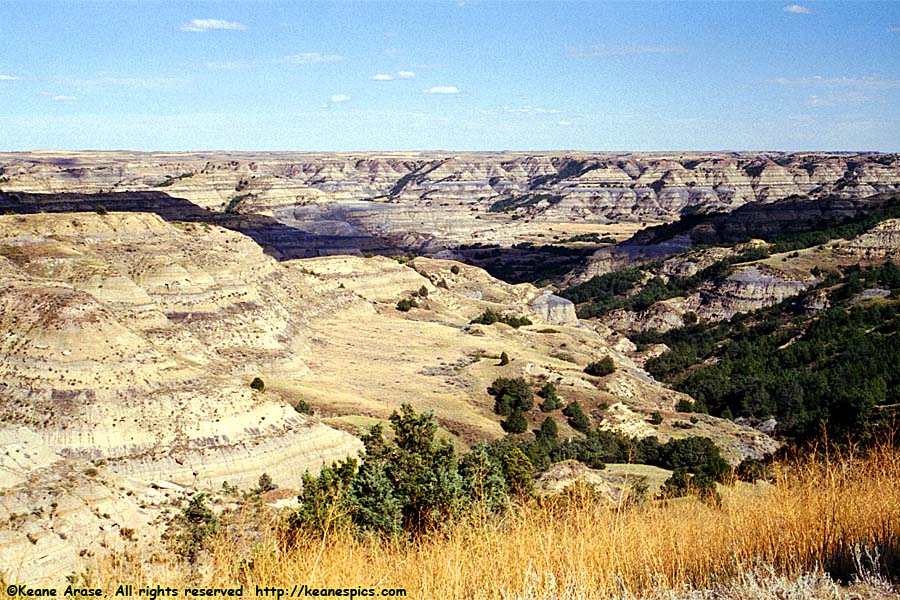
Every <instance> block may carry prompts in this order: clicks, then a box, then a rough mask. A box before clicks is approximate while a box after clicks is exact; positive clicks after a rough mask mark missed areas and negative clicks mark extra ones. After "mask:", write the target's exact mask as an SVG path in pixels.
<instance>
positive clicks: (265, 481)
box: [254, 473, 278, 494]
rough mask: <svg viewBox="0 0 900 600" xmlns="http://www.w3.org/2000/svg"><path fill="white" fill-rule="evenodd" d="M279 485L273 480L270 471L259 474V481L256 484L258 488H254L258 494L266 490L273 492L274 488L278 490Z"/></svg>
mask: <svg viewBox="0 0 900 600" xmlns="http://www.w3.org/2000/svg"><path fill="white" fill-rule="evenodd" d="M277 489H278V486H277V485H276V484H275V482H274V481H272V478H271V477H270V476H269V474H268V473H263V474H262V475H260V476H259V482H257V484H256V490H254V491H255V492H256V493H257V494H264V493H266V492H271V491H272V490H277Z"/></svg>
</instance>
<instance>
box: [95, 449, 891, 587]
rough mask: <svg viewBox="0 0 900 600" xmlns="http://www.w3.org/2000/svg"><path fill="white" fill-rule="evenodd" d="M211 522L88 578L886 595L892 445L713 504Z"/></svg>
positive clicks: (787, 473) (781, 471)
mask: <svg viewBox="0 0 900 600" xmlns="http://www.w3.org/2000/svg"><path fill="white" fill-rule="evenodd" d="M226 522H230V523H231V525H230V526H228V525H225V526H223V528H222V529H221V530H220V533H219V534H218V535H217V536H216V537H215V539H213V540H212V541H211V543H210V544H209V547H208V551H207V553H206V554H205V555H204V556H203V557H202V559H201V560H200V561H199V562H198V564H197V565H193V566H191V565H187V564H185V563H183V562H179V560H178V559H177V558H176V557H175V556H174V555H172V554H171V553H166V552H161V553H157V554H155V555H152V556H151V555H149V554H144V553H141V552H136V553H133V554H127V555H119V556H117V557H115V558H114V559H113V560H110V561H106V562H104V563H102V564H99V565H97V568H96V569H95V570H94V571H93V574H92V577H93V578H94V579H95V580H96V581H97V582H98V583H102V584H103V585H104V588H105V589H109V588H110V587H111V586H112V585H113V584H115V583H116V582H121V581H127V582H133V583H137V582H145V583H149V584H151V585H157V584H161V585H166V584H167V583H173V584H175V583H178V584H182V585H189V584H196V585H200V584H203V585H221V586H228V585H237V584H239V583H242V584H244V585H245V586H253V585H257V584H258V585H267V586H288V587H290V586H292V585H293V584H295V583H297V584H303V583H306V584H309V585H311V586H316V587H338V588H346V587H356V586H361V587H364V588H368V587H373V588H405V589H406V590H407V597H410V598H522V599H524V598H622V597H638V598H641V597H654V598H658V597H659V598H661V597H667V598H676V597H678V598H681V597H685V598H687V597H691V598H695V597H697V598H700V597H704V598H705V597H710V598H711V597H719V598H738V599H740V598H747V599H756V598H879V599H880V598H896V597H897V595H896V589H892V588H891V587H890V584H888V583H887V582H886V580H887V578H890V577H891V576H893V577H894V578H895V580H896V577H897V576H898V575H900V572H898V569H900V560H898V559H900V451H898V450H896V449H892V448H891V447H889V446H884V447H881V448H879V449H877V450H875V451H873V452H871V453H869V454H868V455H867V456H865V457H862V456H854V455H849V454H843V455H838V454H832V455H825V456H822V455H820V458H818V459H816V460H813V459H803V460H798V461H796V462H793V463H790V464H781V465H778V466H777V467H776V478H775V481H774V483H772V484H765V483H763V484H757V485H746V484H740V485H736V486H733V487H724V488H722V503H721V506H720V507H715V506H707V505H705V504H703V503H701V502H699V501H698V500H695V499H680V500H675V501H669V502H661V501H647V502H644V503H642V504H639V505H634V506H618V507H615V506H614V507H610V506H608V505H604V504H603V503H600V502H598V500H597V499H596V497H595V496H594V495H592V494H591V493H590V491H589V490H586V489H584V488H580V489H579V488H577V487H576V488H575V491H571V492H568V493H566V494H564V495H560V496H556V497H553V498H543V499H538V500H533V501H530V502H529V503H527V504H526V505H524V506H520V507H518V508H516V509H514V510H512V511H510V512H509V513H507V514H506V516H504V517H502V518H496V517H484V518H482V517H480V516H478V515H473V516H471V518H470V519H469V520H467V521H466V522H461V523H457V524H454V525H451V526H448V527H447V528H446V530H445V531H443V532H442V533H439V534H435V535H433V536H431V537H428V538H427V539H423V540H420V541H417V542H409V541H406V540H404V541H392V542H386V541H373V540H360V539H358V538H356V537H354V536H353V535H352V534H351V533H349V532H343V531H330V532H327V533H326V534H324V535H311V536H307V537H302V538H301V539H300V540H299V541H298V542H297V543H296V545H295V546H293V547H290V548H285V547H284V545H283V544H282V543H280V539H283V538H282V537H281V536H282V530H281V528H280V526H279V523H280V521H279V519H278V518H277V516H273V514H272V513H271V512H268V511H266V510H259V509H258V510H254V509H253V508H252V507H249V505H248V506H247V507H245V508H244V510H243V511H242V512H241V514H240V515H234V516H232V517H231V518H230V519H228V518H223V523H226ZM257 531H258V533H257ZM867 551H868V552H869V553H870V554H871V556H872V557H876V561H875V562H877V563H879V564H878V565H877V566H876V567H873V565H872V564H871V561H870V560H869V558H867V555H866V553H867ZM860 559H861V560H860ZM860 566H862V567H863V568H862V570H861V571H860ZM825 573H831V574H833V575H835V576H836V577H838V578H840V579H842V580H844V582H845V583H852V584H853V585H851V586H850V587H847V586H843V587H838V586H836V585H835V584H834V583H833V582H832V580H831V579H830V578H829V577H828V576H827V574H825ZM873 573H880V576H877V577H875V576H873ZM854 574H855V575H854ZM854 581H856V583H853V582H854ZM250 589H251V590H252V587H251V588H250ZM698 590H704V592H702V594H711V593H713V592H712V591H714V590H718V592H716V593H718V594H719V595H718V596H710V595H702V594H701V595H697V594H700V593H701V592H698Z"/></svg>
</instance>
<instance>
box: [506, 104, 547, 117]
mask: <svg viewBox="0 0 900 600" xmlns="http://www.w3.org/2000/svg"><path fill="white" fill-rule="evenodd" d="M503 110H504V111H506V112H508V113H512V114H520V115H558V114H559V113H560V112H562V111H559V110H557V109H555V108H543V107H541V106H522V107H519V108H511V107H509V106H504V107H503Z"/></svg>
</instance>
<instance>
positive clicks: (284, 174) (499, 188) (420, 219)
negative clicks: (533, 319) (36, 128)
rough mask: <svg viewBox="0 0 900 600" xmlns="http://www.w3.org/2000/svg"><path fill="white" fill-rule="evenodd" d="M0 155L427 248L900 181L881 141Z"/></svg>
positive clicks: (54, 179) (39, 176) (27, 166)
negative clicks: (827, 150)
mask: <svg viewBox="0 0 900 600" xmlns="http://www.w3.org/2000/svg"><path fill="white" fill-rule="evenodd" d="M0 167H2V176H0V189H2V190H4V191H6V192H40V193H62V192H73V193H80V194H94V193H99V192H149V191H155V192H161V193H165V194H168V195H170V196H172V197H176V198H184V199H186V200H188V201H190V202H191V203H193V204H195V205H197V206H199V207H202V208H205V209H209V210H213V211H228V212H229V213H241V214H248V215H249V214H257V215H261V216H269V217H274V218H275V219H277V220H279V221H281V222H283V223H284V224H286V225H288V226H290V227H292V228H296V229H299V230H301V231H305V232H307V233H310V234H313V235H317V236H326V237H329V238H335V239H334V240H333V241H335V242H337V241H338V239H340V238H343V239H344V248H346V249H352V248H353V246H354V244H355V245H357V249H359V247H360V246H361V245H365V244H366V242H365V240H367V239H370V238H373V237H374V238H382V239H383V242H382V243H383V245H385V246H388V245H396V246H400V247H403V248H407V249H414V250H417V251H420V252H437V251H441V250H443V249H445V248H448V247H453V246H455V245H460V244H466V243H470V242H471V241H473V240H474V241H482V242H484V243H489V244H499V245H505V246H509V245H511V244H512V243H515V242H517V241H522V240H523V239H527V238H529V237H530V236H534V235H536V234H538V233H539V232H541V231H544V230H545V229H546V226H547V224H549V223H584V222H593V223H615V222H622V221H632V222H648V223H658V222H669V221H674V220H676V219H678V218H679V217H680V216H681V215H683V214H686V213H688V212H693V213H710V212H726V211H731V210H734V209H736V208H738V207H740V206H743V205H746V204H751V205H752V204H754V203H772V202H775V201H778V200H783V199H785V198H790V197H792V196H804V197H809V198H821V197H825V196H830V197H835V198H839V199H843V200H853V199H858V198H863V197H866V196H870V195H873V194H877V193H885V192H895V191H897V190H898V189H900V159H898V157H897V156H895V155H879V154H861V155H850V154H832V155H829V154H822V153H798V154H782V153H718V154H717V153H708V154H703V153H696V154H684V153H681V154H679V153H673V154H662V153H648V154H635V153H625V154H590V153H566V154H552V153H531V154H529V153H500V154H496V153H492V154H477V153H463V154H452V155H449V154H435V153H357V154H311V153H227V152H222V153H196V154H190V153H178V154H165V153H155V154H142V153H115V152H105V153H53V152H42V153H37V152H34V153H12V154H0ZM787 216H788V215H785V218H787ZM306 241H307V243H313V242H314V241H315V240H314V238H310V239H307V240H306ZM370 247H371V246H370ZM362 251H366V249H362ZM312 255H314V254H311V253H306V254H295V255H294V256H312Z"/></svg>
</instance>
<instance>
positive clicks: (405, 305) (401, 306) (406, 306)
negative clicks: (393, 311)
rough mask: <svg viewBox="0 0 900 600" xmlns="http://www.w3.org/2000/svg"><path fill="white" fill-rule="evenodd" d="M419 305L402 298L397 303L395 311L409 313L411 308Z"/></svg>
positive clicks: (411, 300)
mask: <svg viewBox="0 0 900 600" xmlns="http://www.w3.org/2000/svg"><path fill="white" fill-rule="evenodd" d="M418 307H419V303H418V302H416V301H415V300H413V299H412V298H403V299H402V300H400V301H399V302H397V310H399V311H400V312H409V310H410V309H411V308H418Z"/></svg>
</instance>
